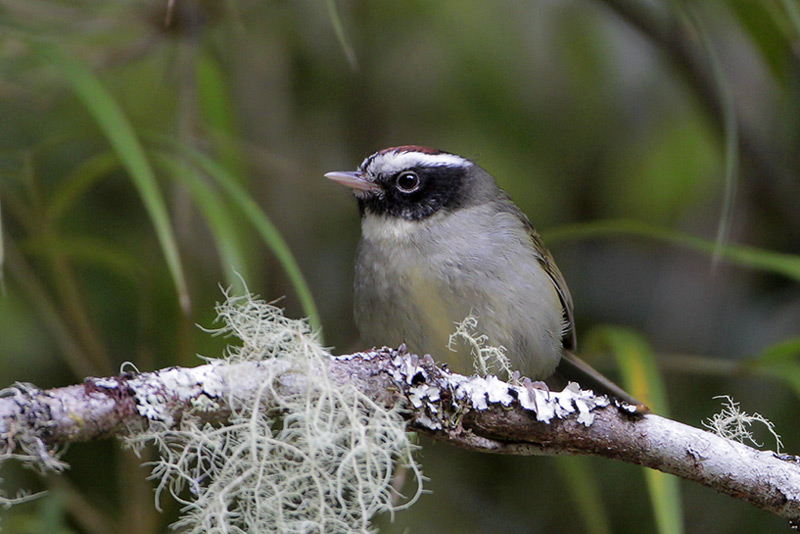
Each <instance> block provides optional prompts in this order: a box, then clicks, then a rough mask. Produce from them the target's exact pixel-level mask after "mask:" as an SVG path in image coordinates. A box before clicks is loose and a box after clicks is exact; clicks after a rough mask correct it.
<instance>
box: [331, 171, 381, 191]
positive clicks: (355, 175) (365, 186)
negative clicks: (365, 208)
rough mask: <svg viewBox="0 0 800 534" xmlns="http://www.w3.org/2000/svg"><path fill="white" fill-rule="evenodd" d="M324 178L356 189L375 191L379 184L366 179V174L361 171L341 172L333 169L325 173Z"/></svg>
mask: <svg viewBox="0 0 800 534" xmlns="http://www.w3.org/2000/svg"><path fill="white" fill-rule="evenodd" d="M325 178H328V179H330V180H333V181H334V182H339V183H340V184H342V185H346V186H347V187H352V188H353V189H356V190H358V191H377V190H379V189H380V186H379V185H378V184H376V183H375V182H373V181H371V180H368V179H367V177H366V175H365V174H364V173H363V172H361V171H355V172H343V171H335V172H328V173H325Z"/></svg>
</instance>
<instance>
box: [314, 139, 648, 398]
mask: <svg viewBox="0 0 800 534" xmlns="http://www.w3.org/2000/svg"><path fill="white" fill-rule="evenodd" d="M325 177H326V178H329V179H331V180H333V181H335V182H338V183H340V184H342V185H345V186H347V187H350V188H352V190H353V193H354V194H355V197H356V199H357V201H358V209H359V212H360V213H361V232H362V235H361V241H360V242H359V245H358V253H357V258H356V266H355V320H356V325H357V326H358V329H359V331H360V333H361V337H362V339H363V340H364V341H365V342H367V343H370V344H375V345H379V346H382V345H390V346H399V345H400V344H401V343H405V344H406V345H407V347H408V348H409V350H411V351H412V352H416V353H417V354H422V353H430V354H431V355H432V356H433V357H434V358H435V359H436V360H437V361H440V362H446V363H447V364H448V366H449V367H450V368H451V369H453V370H454V371H456V372H460V373H465V374H469V373H471V372H472V356H471V355H470V354H462V353H457V352H454V351H452V350H451V349H449V348H448V345H449V338H450V334H452V333H453V331H454V329H455V324H456V323H457V322H459V321H462V320H464V319H465V318H466V317H467V316H472V317H476V318H477V321H478V330H479V331H480V332H481V333H482V334H484V335H486V336H487V340H486V341H487V343H489V344H491V345H494V346H502V347H504V348H505V349H506V350H507V357H508V359H509V360H510V362H511V364H512V367H513V368H514V369H518V370H519V371H520V372H521V373H522V374H523V375H525V376H528V377H529V378H531V379H532V380H545V379H551V381H552V382H553V383H560V384H561V385H563V384H564V382H565V380H574V381H576V382H578V383H579V384H580V385H581V386H583V387H585V388H590V389H593V390H594V391H595V392H596V393H601V394H611V395H612V396H614V397H617V398H619V399H621V400H624V401H626V402H629V403H631V404H633V405H639V404H640V403H639V401H637V400H636V399H634V398H633V397H631V396H630V395H629V394H628V393H626V392H625V391H623V390H622V389H621V388H620V387H619V386H617V385H615V384H614V383H613V382H611V381H610V380H608V379H607V378H605V377H604V376H603V375H602V374H600V373H599V372H598V371H596V370H595V369H593V368H592V367H590V366H589V365H588V364H587V363H585V362H584V361H582V360H580V359H579V358H577V357H576V356H575V355H574V354H573V352H572V351H574V350H575V345H576V338H575V320H574V315H573V307H572V297H571V296H570V293H569V289H567V284H566V282H565V281H564V277H563V276H562V274H561V272H560V271H559V270H558V267H556V264H555V262H554V261H553V257H552V256H551V255H550V252H548V250H547V249H546V248H545V246H544V243H543V242H542V239H541V237H539V234H538V233H536V230H534V228H533V226H532V225H531V223H530V221H529V220H528V218H527V217H526V216H525V214H524V213H523V212H522V210H520V209H519V208H518V207H517V206H516V204H514V203H513V202H512V201H511V199H510V198H509V197H508V195H507V194H506V193H505V191H503V190H502V189H500V188H499V187H498V186H497V184H496V183H495V180H494V178H493V177H492V176H491V175H490V174H489V173H488V172H486V171H485V170H484V169H482V168H481V167H479V166H478V165H477V164H475V163H474V162H472V161H470V160H468V159H466V158H463V157H461V156H457V155H455V154H450V153H448V152H443V151H440V150H434V149H431V148H427V147H422V146H415V145H407V146H399V147H392V148H387V149H384V150H381V151H379V152H376V153H374V154H372V155H371V156H369V157H368V158H366V159H365V160H364V161H363V162H362V163H361V166H360V167H359V168H358V170H356V171H355V172H329V173H327V174H325ZM462 352H463V351H462ZM554 375H555V380H553V377H554Z"/></svg>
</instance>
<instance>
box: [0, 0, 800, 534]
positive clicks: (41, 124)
mask: <svg viewBox="0 0 800 534" xmlns="http://www.w3.org/2000/svg"><path fill="white" fill-rule="evenodd" d="M799 37H800V6H798V5H797V3H796V2H794V1H793V0H725V1H723V0H719V1H716V2H700V1H690V0H685V1H679V0H675V1H669V0H652V1H641V2H629V1H624V0H561V1H555V0H537V1H531V2H512V1H505V0H499V1H495V2H480V1H473V0H458V1H455V0H445V1H439V2H424V1H419V0H417V1H394V2H389V1H363V0H346V1H334V0H329V1H327V2H323V1H321V0H317V1H310V0H291V1H289V0H285V1H266V2H264V1H260V2H255V1H251V0H242V1H238V2H234V1H230V0H229V1H219V0H202V1H200V0H175V1H174V2H167V1H166V0H135V1H134V0H122V1H117V2H97V1H87V0H70V1H66V0H64V1H57V0H25V1H24V2H23V1H20V0H3V1H0V208H2V215H1V220H2V237H3V244H4V247H3V248H2V260H3V265H2V282H3V288H4V289H3V294H2V297H0V385H2V386H3V387H4V386H7V385H10V384H12V383H13V382H14V381H21V382H32V383H35V384H36V385H38V386H41V387H55V386H62V385H68V384H72V383H76V382H80V381H81V380H82V378H83V377H84V376H87V375H107V374H113V373H115V372H117V371H118V369H119V367H120V365H121V364H122V363H123V362H126V361H127V362H132V363H133V364H134V365H135V366H136V367H138V368H139V369H141V370H150V369H156V368H160V367H165V366H169V365H176V364H179V365H195V364H199V363H200V360H199V359H198V358H197V357H196V355H197V354H200V355H204V356H215V355H219V354H221V352H222V350H223V348H224V346H225V342H226V341H225V340H221V339H217V338H213V337H211V336H209V335H208V334H207V333H205V332H203V331H202V330H201V329H199V328H197V326H196V325H198V324H199V325H202V326H206V327H208V326H212V325H213V319H214V310H213V306H214V303H215V302H216V301H218V300H220V299H221V298H222V294H221V292H220V286H223V287H227V286H229V285H233V286H234V287H239V286H238V284H239V282H238V281H237V278H236V275H235V273H237V272H238V273H240V274H241V276H242V278H243V279H244V280H245V281H246V282H247V285H248V286H249V288H250V290H251V291H253V292H256V293H258V294H260V295H262V296H263V297H265V298H267V299H269V300H272V299H276V298H280V297H285V298H283V300H281V301H280V303H281V306H284V307H285V309H286V313H287V314H288V315H290V316H293V317H301V316H308V315H311V316H312V318H313V320H314V321H315V324H321V325H322V326H323V333H324V338H325V343H326V344H328V345H330V346H333V347H335V348H336V350H337V351H339V352H346V351H351V350H354V349H358V348H363V347H362V345H361V344H360V343H359V342H358V337H357V333H356V331H355V328H354V324H353V320H352V313H351V307H352V295H351V287H352V261H353V256H354V252H355V247H356V243H357V240H358V235H359V220H358V214H357V210H356V207H355V203H354V201H353V199H352V196H351V195H350V194H349V193H348V192H347V191H345V190H344V188H341V187H339V186H337V185H336V184H334V183H332V182H329V181H327V180H325V179H323V178H322V174H323V173H324V172H326V171H330V170H352V169H354V168H355V167H356V166H357V165H358V164H359V163H360V161H361V160H362V159H363V158H364V157H365V156H367V155H369V154H370V153H372V152H374V151H375V150H378V149H381V148H384V147H387V146H394V145H401V144H422V145H429V146H433V147H437V148H440V149H443V150H447V151H450V152H455V153H458V154H461V155H464V156H466V157H470V158H472V159H474V160H475V161H477V162H478V163H479V164H480V165H482V166H483V167H485V168H486V169H488V170H489V171H490V172H491V173H492V174H493V175H494V176H495V177H496V178H497V180H498V182H499V183H500V184H501V186H502V187H504V188H505V189H506V190H507V191H508V192H509V193H510V195H511V196H512V198H513V199H514V200H515V201H516V202H517V203H518V204H519V205H520V207H521V208H522V209H523V210H524V211H525V212H526V213H527V214H528V215H529V216H530V218H531V220H532V221H533V223H534V224H535V225H536V226H537V228H538V229H539V230H540V231H541V232H542V233H543V235H544V237H545V240H546V241H547V243H548V245H549V246H550V248H551V250H552V252H553V253H554V255H555V257H556V259H557V261H558V263H559V265H560V267H561V270H562V271H563V273H564V275H565V277H566V279H567V281H568V283H569V285H570V288H571V291H572V294H573V297H574V300H575V307H576V314H577V323H578V332H579V349H580V352H581V353H582V355H583V356H584V357H585V358H586V359H587V360H589V361H591V362H592V363H593V364H594V365H595V366H597V367H598V368H600V369H602V370H603V371H604V372H606V373H607V374H609V375H611V376H615V377H618V378H619V379H620V380H625V381H626V383H627V385H628V387H629V388H631V389H633V390H634V391H637V392H639V394H641V395H643V396H645V397H646V398H648V399H649V401H650V402H651V404H652V405H653V406H655V407H656V408H657V411H659V412H661V413H668V414H669V415H670V416H672V417H673V418H676V419H678V420H680V421H683V422H686V423H688V424H691V425H695V426H699V425H701V424H702V421H703V420H705V419H707V418H708V417H710V416H711V415H712V414H714V413H715V412H717V411H719V409H720V407H721V404H720V400H719V399H714V397H715V396H718V395H730V396H731V397H732V398H733V399H734V400H735V401H738V402H739V403H740V404H741V408H742V409H744V410H746V411H748V412H751V413H752V412H758V413H760V414H762V415H764V416H765V417H767V418H769V419H770V420H771V421H773V422H774V424H775V428H776V430H777V431H778V432H779V433H780V434H781V436H782V439H783V444H784V450H785V451H787V452H790V453H798V451H800V433H799V432H798V426H797V421H798V416H800V414H799V413H798V411H799V410H798V402H797V401H798V395H799V394H800V364H799V363H798V361H797V357H798V353H799V352H800V337H798V336H800V286H798V281H799V280H800V183H799V180H798V176H800V174H799V173H798V171H800V157H799V156H798V154H800V151H798V150H797V147H798V141H800V83H799V82H800V55H799V54H800V40H799V39H798V38H799ZM630 377H633V378H634V381H633V383H631V382H630V381H629V380H628V378H630ZM643 377H644V378H643ZM756 438H757V439H758V441H759V442H761V443H763V444H764V445H765V447H768V448H774V447H775V443H774V440H773V439H772V438H771V437H770V436H769V434H768V433H767V432H766V431H765V430H764V429H763V428H760V429H757V432H756ZM422 446H423V448H422V451H421V453H420V460H421V463H422V465H423V467H424V470H425V473H426V474H427V476H428V477H430V481H429V482H428V483H427V488H428V489H430V490H431V492H432V493H431V494H427V495H424V496H423V497H422V499H421V500H420V501H419V502H418V503H417V504H416V505H415V506H414V507H413V508H411V509H410V510H408V511H405V512H401V513H399V514H397V516H396V518H395V521H394V522H393V523H392V522H390V521H388V518H379V520H378V525H379V526H380V527H381V531H382V532H397V533H401V532H416V533H433V532H436V533H439V532H459V533H490V532H507V533H516V532H519V533H522V532H526V533H528V532H554V531H555V532H564V533H572V532H576V533H577V532H590V533H598V534H602V533H607V532H664V533H667V532H675V533H677V532H687V533H694V532H703V533H709V532H711V533H713V532H749V533H761V532H778V531H782V530H781V529H786V528H787V527H786V525H785V524H784V522H783V521H781V520H779V519H777V518H774V517H772V516H770V515H769V514H766V513H763V512H760V511H758V510H756V509H754V508H752V507H750V506H749V505H747V504H744V503H742V502H739V501H734V500H733V499H730V498H728V497H726V496H723V495H719V494H717V493H715V492H714V491H712V490H709V489H706V488H702V487H699V486H697V485H694V484H690V483H684V482H680V481H676V480H675V479H671V478H670V477H665V478H662V479H653V478H649V479H648V477H652V475H646V474H645V471H644V470H642V469H640V468H638V467H635V466H630V465H626V464H622V463H615V462H611V461H607V460H600V459H592V458H578V459H575V458H505V457H493V456H488V455H479V454H474V453H467V452H463V451H460V450H457V449H454V448H452V447H449V446H446V445H442V444H434V443H430V442H428V441H425V440H423V441H422ZM65 459H66V460H67V461H68V462H69V463H70V465H71V469H70V470H69V471H68V472H66V473H65V474H64V475H62V476H46V477H39V476H37V475H35V474H34V473H31V472H29V471H25V470H22V469H20V468H18V467H17V466H13V465H4V467H3V470H2V472H1V473H0V476H2V477H3V478H4V479H5V482H4V487H5V490H6V492H8V493H12V494H13V492H14V491H15V490H16V488H20V487H22V488H27V489H29V490H32V491H37V490H39V489H49V490H50V492H49V494H48V496H46V497H44V498H42V499H39V500H37V501H34V502H32V503H29V504H26V505H21V506H19V507H16V508H14V509H12V510H10V511H9V510H6V511H3V512H2V516H3V519H2V522H3V527H4V528H5V529H6V532H14V533H17V532H19V533H29V532H30V533H33V532H48V533H60V532H64V533H66V532H82V533H105V532H117V533H121V534H128V533H130V534H134V533H135V534H149V533H156V532H167V531H168V525H169V523H170V522H171V521H173V520H174V519H175V517H176V514H177V513H178V512H177V510H176V505H175V504H174V503H171V502H168V501H166V500H165V501H164V502H162V506H163V508H164V511H163V512H161V513H159V512H156V511H155V510H154V507H153V491H152V485H151V483H150V482H148V481H146V480H145V476H146V474H147V470H146V468H142V467H140V466H139V463H140V460H138V459H136V458H135V457H134V456H133V455H132V454H131V453H130V452H127V451H122V450H120V448H119V446H118V444H117V443H116V442H111V441H108V442H102V443H91V444H81V445H75V446H73V447H71V448H70V449H69V451H68V452H67V454H66V456H65ZM662 486H663V487H666V489H665V490H664V491H662V492H661V493H659V492H657V491H655V492H654V491H653V488H655V487H662Z"/></svg>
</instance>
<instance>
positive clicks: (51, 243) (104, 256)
mask: <svg viewBox="0 0 800 534" xmlns="http://www.w3.org/2000/svg"><path fill="white" fill-rule="evenodd" d="M21 246H22V248H23V250H25V252H28V253H32V254H37V255H39V256H51V255H56V254H60V255H63V256H66V257H68V258H70V259H71V260H72V261H74V262H78V263H83V264H84V265H90V266H94V267H100V268H102V269H105V270H108V271H111V272H113V273H116V274H118V275H120V276H122V277H124V278H127V279H130V280H131V281H135V280H136V278H137V277H138V276H139V275H141V274H142V268H141V264H140V263H139V262H137V261H136V258H135V257H134V256H133V255H131V254H130V253H128V252H127V251H126V250H125V249H122V248H117V247H115V246H113V245H110V244H108V243H106V242H104V241H101V240H99V239H95V238H91V237H82V236H68V235H63V234H59V235H58V239H43V238H34V239H28V240H26V241H24V242H22V243H21Z"/></svg>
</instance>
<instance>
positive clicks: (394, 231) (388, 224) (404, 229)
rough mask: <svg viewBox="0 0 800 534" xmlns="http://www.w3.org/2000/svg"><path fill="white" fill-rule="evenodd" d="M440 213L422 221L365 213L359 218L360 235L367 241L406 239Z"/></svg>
mask: <svg viewBox="0 0 800 534" xmlns="http://www.w3.org/2000/svg"><path fill="white" fill-rule="evenodd" d="M441 216H442V214H439V213H436V214H434V215H431V216H430V217H428V218H426V219H424V220H422V221H409V220H408V219H403V218H400V217H386V216H383V215H374V214H372V213H366V214H365V215H364V217H363V218H362V219H361V235H362V237H363V238H364V239H366V240H368V241H391V242H395V243H396V242H398V241H408V240H410V239H413V237H414V236H415V235H417V234H419V232H422V231H424V230H425V229H427V228H428V227H430V225H431V223H433V222H434V221H435V220H436V219H438V218H440V217H441Z"/></svg>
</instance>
